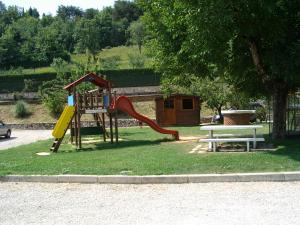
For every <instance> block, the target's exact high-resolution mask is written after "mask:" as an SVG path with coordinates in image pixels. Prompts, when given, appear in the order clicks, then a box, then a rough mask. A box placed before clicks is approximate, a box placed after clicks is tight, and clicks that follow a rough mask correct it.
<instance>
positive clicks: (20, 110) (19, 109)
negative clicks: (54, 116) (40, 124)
mask: <svg viewBox="0 0 300 225" xmlns="http://www.w3.org/2000/svg"><path fill="white" fill-rule="evenodd" d="M29 114H30V112H29V109H28V105H27V104H26V103H25V102H24V101H17V103H16V105H15V108H14V116H15V117H16V118H24V117H26V116H28V115H29Z"/></svg>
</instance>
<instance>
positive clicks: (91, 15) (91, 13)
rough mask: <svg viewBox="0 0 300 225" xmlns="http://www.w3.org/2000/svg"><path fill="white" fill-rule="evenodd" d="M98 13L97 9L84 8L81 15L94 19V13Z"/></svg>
mask: <svg viewBox="0 0 300 225" xmlns="http://www.w3.org/2000/svg"><path fill="white" fill-rule="evenodd" d="M98 13H99V10H98V9H93V8H91V9H86V10H85V12H84V15H83V17H84V18H86V19H88V20H90V19H94V18H95V17H96V15H97V14H98Z"/></svg>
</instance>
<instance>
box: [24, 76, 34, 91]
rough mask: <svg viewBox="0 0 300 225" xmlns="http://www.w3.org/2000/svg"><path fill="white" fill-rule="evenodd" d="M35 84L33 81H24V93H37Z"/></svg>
mask: <svg viewBox="0 0 300 225" xmlns="http://www.w3.org/2000/svg"><path fill="white" fill-rule="evenodd" d="M34 86H35V84H34V81H33V80H32V79H24V89H23V91H24V92H30V91H35V87H34Z"/></svg>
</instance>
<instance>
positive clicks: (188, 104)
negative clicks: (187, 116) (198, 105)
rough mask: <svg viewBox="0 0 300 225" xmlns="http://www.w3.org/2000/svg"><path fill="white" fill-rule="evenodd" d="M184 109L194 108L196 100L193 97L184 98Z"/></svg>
mask: <svg viewBox="0 0 300 225" xmlns="http://www.w3.org/2000/svg"><path fill="white" fill-rule="evenodd" d="M182 109H194V102H193V99H191V98H185V99H182Z"/></svg>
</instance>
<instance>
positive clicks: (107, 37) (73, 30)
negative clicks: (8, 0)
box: [0, 1, 142, 69]
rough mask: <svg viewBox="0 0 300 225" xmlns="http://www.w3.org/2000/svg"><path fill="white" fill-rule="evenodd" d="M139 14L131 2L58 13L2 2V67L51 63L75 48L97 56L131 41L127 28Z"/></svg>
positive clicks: (64, 9)
mask: <svg viewBox="0 0 300 225" xmlns="http://www.w3.org/2000/svg"><path fill="white" fill-rule="evenodd" d="M140 15H142V10H141V9H140V8H139V7H138V6H137V4H136V3H135V2H132V1H116V2H115V5H114V6H113V7H106V8H103V9H102V10H97V9H86V10H82V9H81V8H79V7H75V6H63V5H61V6H59V7H58V9H57V15H56V16H52V15H45V14H43V15H41V16H40V14H39V12H38V10H37V9H35V8H31V7H30V8H29V9H28V10H27V11H24V9H23V8H20V7H17V6H6V5H5V4H4V3H3V2H2V1H0V68H1V69H10V68H11V67H33V68H34V67H38V66H45V65H50V64H51V62H52V61H53V59H54V58H59V57H60V58H62V59H65V60H68V59H69V58H70V57H69V54H70V53H73V52H74V51H76V52H78V53H85V52H89V53H91V54H92V55H93V56H94V57H95V54H96V53H97V52H98V51H100V50H102V49H103V48H105V47H108V46H110V47H114V46H120V45H125V44H127V43H129V38H130V37H129V36H128V35H127V34H126V32H127V29H128V27H129V26H130V23H131V22H134V21H136V20H137V19H138V18H139V17H140Z"/></svg>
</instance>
